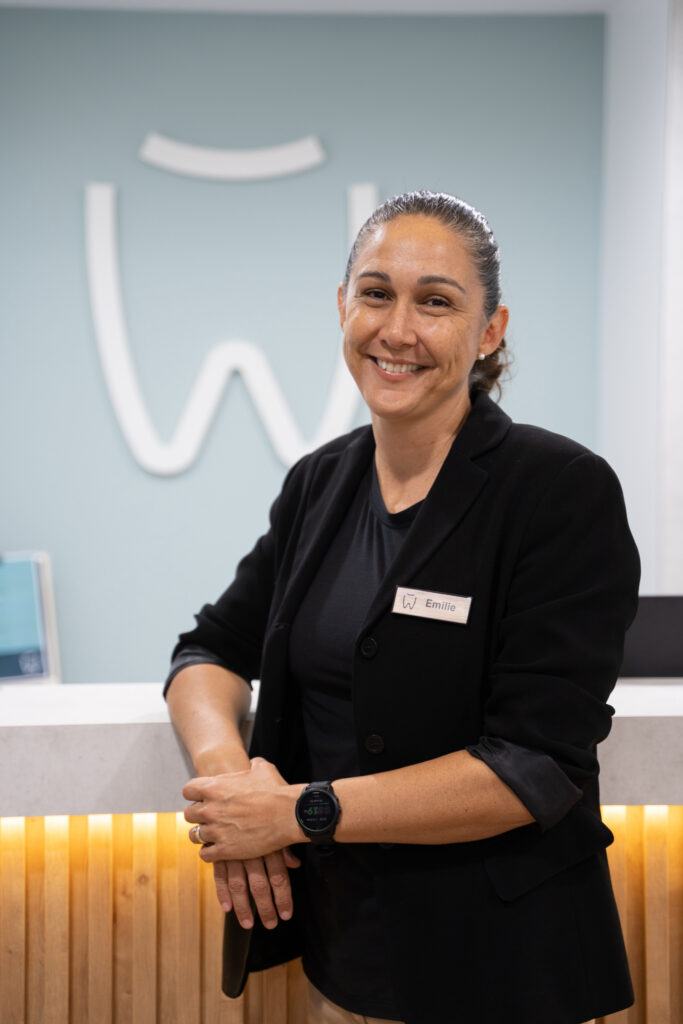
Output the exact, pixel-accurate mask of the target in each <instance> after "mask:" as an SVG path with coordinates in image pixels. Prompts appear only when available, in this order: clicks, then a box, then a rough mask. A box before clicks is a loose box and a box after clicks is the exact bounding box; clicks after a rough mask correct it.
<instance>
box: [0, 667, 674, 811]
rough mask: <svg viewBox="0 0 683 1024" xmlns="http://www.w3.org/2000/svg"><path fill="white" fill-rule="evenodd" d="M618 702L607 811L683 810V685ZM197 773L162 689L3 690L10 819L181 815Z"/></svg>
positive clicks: (1, 783)
mask: <svg viewBox="0 0 683 1024" xmlns="http://www.w3.org/2000/svg"><path fill="white" fill-rule="evenodd" d="M257 696H258V689H257V688H255V692H254V702H255V701H256V699H257ZM610 702H611V704H612V705H613V707H614V708H615V710H616V716H615V720H614V724H613V727H612V732H611V734H610V736H609V738H608V739H607V740H606V741H605V743H603V744H602V746H601V748H600V763H601V767H602V774H601V793H602V802H603V804H683V679H671V680H662V679H653V680H648V679H634V680H628V681H622V682H620V683H619V684H618V685H617V687H616V689H615V691H614V693H613V694H612V697H611V700H610ZM191 775H192V769H191V765H190V763H189V760H188V759H187V756H186V755H185V753H184V751H183V750H182V748H181V745H180V743H179V742H178V739H177V737H176V735H175V733H174V731H173V728H172V726H171V723H170V721H169V717H168V711H167V708H166V703H165V701H164V699H163V697H162V695H161V685H160V684H159V683H92V684H89V683H83V684H61V685H53V686H50V685H44V684H30V683H19V684H6V685H2V686H0V815H2V816H15V815H18V816H22V815H26V816H34V815H46V814H98V813H128V812H134V811H179V810H182V808H183V805H184V801H183V798H182V796H181V792H180V791H181V789H182V787H183V785H184V783H185V782H186V781H187V779H188V778H190V777H191Z"/></svg>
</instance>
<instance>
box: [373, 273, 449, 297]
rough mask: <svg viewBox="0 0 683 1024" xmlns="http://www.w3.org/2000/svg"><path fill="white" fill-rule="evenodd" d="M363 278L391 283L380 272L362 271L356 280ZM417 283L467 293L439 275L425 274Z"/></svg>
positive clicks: (447, 278) (388, 277)
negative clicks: (443, 285)
mask: <svg viewBox="0 0 683 1024" xmlns="http://www.w3.org/2000/svg"><path fill="white" fill-rule="evenodd" d="M363 277H374V278H376V279H377V280H378V281H386V283H387V284H389V283H390V282H391V277H390V276H389V274H385V273H384V272H383V271H381V270H364V271H363V273H362V274H359V275H358V277H357V278H356V280H357V281H360V280H361V278H363ZM417 283H418V284H420V285H423V284H451V285H453V287H454V288H457V289H459V291H461V292H462V293H463V295H467V292H466V291H465V289H464V288H463V286H462V285H461V284H460V283H459V282H458V281H456V280H455V279H454V278H452V277H443V276H442V275H441V274H426V275H425V276H424V277H419V278H418V280H417Z"/></svg>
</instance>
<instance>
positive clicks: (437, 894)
mask: <svg viewBox="0 0 683 1024" xmlns="http://www.w3.org/2000/svg"><path fill="white" fill-rule="evenodd" d="M373 451H374V442H373V435H372V431H371V429H370V428H369V427H364V428H361V429H359V430H356V431H354V432H352V433H351V434H348V435H346V436H345V437H342V438H339V439H337V440H336V441H333V442H331V443H330V444H328V445H326V446H324V447H323V448H321V449H319V450H318V451H316V452H314V453H313V454H311V455H309V456H306V457H305V458H304V459H302V460H301V461H300V462H299V463H297V465H296V466H294V467H293V469H292V470H291V471H290V473H289V474H288V476H287V478H286V480H285V483H284V485H283V488H282V492H281V494H280V496H279V498H278V499H277V501H276V502H275V504H274V505H273V508H272V510H271V528H270V530H269V532H268V533H267V534H266V535H264V536H263V537H262V538H261V539H260V540H259V541H258V542H257V544H256V546H255V547H254V549H253V551H252V552H251V553H250V554H249V555H248V556H247V557H246V558H244V559H243V560H242V562H241V563H240V565H239V567H238V570H237V574H236V578H235V581H234V582H233V584H232V585H231V586H230V587H229V588H228V590H227V591H226V592H225V593H224V594H223V595H222V597H221V598H220V599H219V600H218V601H217V603H216V604H215V605H207V606H205V607H204V608H203V609H202V611H201V612H200V614H199V615H198V616H197V628H196V629H195V630H193V631H192V632H190V633H186V634H183V635H182V636H181V638H180V640H181V642H180V644H179V646H178V648H176V651H179V650H181V649H182V647H183V646H185V645H188V644H199V645H201V646H202V647H205V648H208V649H209V650H211V651H212V652H214V653H215V655H216V656H217V658H219V659H220V660H221V661H222V662H223V663H224V664H226V665H227V666H228V667H229V668H231V669H232V670H233V671H235V672H237V673H238V674H239V675H241V676H243V677H244V678H246V679H252V678H257V677H260V679H261V691H260V700H259V707H258V711H257V714H256V720H255V725H254V736H253V743H252V756H255V755H256V754H259V755H261V756H263V757H266V758H267V759H268V760H270V761H273V762H274V763H275V764H276V765H277V766H278V768H279V769H280V771H281V772H282V774H283V775H284V776H285V778H286V779H288V781H290V782H302V783H303V782H308V781H310V779H309V775H308V765H307V754H306V745H305V742H304V740H303V733H302V723H301V714H300V706H299V699H298V695H297V692H296V688H295V687H294V686H292V684H291V680H290V679H289V676H288V640H289V627H290V624H291V622H292V619H293V617H294V614H295V612H296V610H297V607H298V605H299V603H300V601H301V598H302V596H303V595H304V593H305V592H306V588H307V587H308V585H309V583H310V581H311V579H312V577H313V574H314V572H315V570H316V568H317V566H318V565H319V563H320V561H321V559H322V558H323V556H324V554H325V551H326V550H327V548H328V545H329V543H330V541H331V539H332V537H333V536H334V533H335V531H336V530H337V528H338V526H339V524H340V522H341V519H342V517H343V516H344V513H345V511H346V509H347V507H348V505H349V502H350V501H351V499H352V496H353V494H354V492H355V489H356V488H357V486H358V484H359V482H360V480H361V478H362V476H363V473H364V472H365V470H366V469H367V466H368V463H369V460H370V459H371V458H372V455H373ZM638 576H639V563H638V555H637V551H636V548H635V545H634V543H633V539H632V537H631V534H630V532H629V529H628V524H627V520H626V513H625V510H624V502H623V497H622V493H621V489H620V487H619V483H618V481H617V479H616V477H615V475H614V473H613V472H612V470H611V469H610V468H609V466H608V465H607V464H606V463H605V462H604V461H603V460H602V459H601V458H599V457H598V456H596V455H594V454H593V453H591V452H589V451H588V450H587V449H585V448H583V447H581V446H580V445H578V444H576V443H575V442H573V441H570V440H568V439H566V438H563V437H560V436H558V435H556V434H551V433H549V432H547V431H544V430H541V429H538V428H535V427H529V426H523V425H515V424H513V423H512V422H511V420H510V419H509V417H508V416H506V415H505V413H504V412H503V411H502V410H501V409H499V408H498V406H496V405H495V404H494V403H493V402H492V401H491V400H490V399H489V398H488V397H487V396H486V395H484V394H482V393H478V394H477V395H476V396H475V398H474V401H473V409H472V412H471V414H470V416H469V418H468V420H467V422H466V423H465V426H464V427H463V429H462V431H461V432H460V434H459V435H458V437H457V438H456V440H455V442H454V444H453V446H452V448H451V451H450V453H449V455H448V457H447V458H446V461H445V462H444V465H443V467H442V469H441V471H440V473H439V475H438V477H437V479H436V481H435V482H434V485H433V486H432V489H431V491H430V492H429V494H428V496H427V498H426V500H425V501H424V503H423V505H422V507H421V509H420V511H419V513H418V515H417V517H416V519H415V521H414V523H413V525H412V527H411V530H410V532H409V534H408V537H407V539H406V541H405V544H404V546H403V548H402V549H401V551H400V553H399V555H398V557H397V559H396V561H395V563H394V564H393V565H392V567H391V570H390V571H389V573H388V575H387V577H386V578H385V580H384V581H383V583H382V585H381V587H380V589H379V591H378V592H377V594H376V595H375V598H374V600H373V602H372V604H371V607H370V610H369V612H368V615H367V617H366V619H365V622H364V625H363V628H362V629H361V632H360V634H359V636H358V641H357V644H356V649H355V654H354V660H353V679H352V693H353V709H354V721H355V727H356V736H357V744H358V754H359V760H360V765H361V772H362V773H364V774H368V773H373V772H377V771H385V770H389V769H392V768H398V767H401V766H404V765H409V764H414V763H417V762H420V761H424V760H427V759H429V758H434V757H438V756H439V755H441V754H445V753H447V752H449V751H453V750H458V749H462V748H467V747H471V746H473V745H475V744H476V745H477V747H476V751H474V752H476V753H477V756H480V757H482V758H483V759H484V760H485V761H486V762H487V763H488V764H490V766H491V767H492V768H493V769H494V771H497V773H498V774H499V775H500V776H501V777H502V778H503V779H504V780H505V781H506V782H507V783H508V784H509V785H511V786H512V787H513V788H514V789H515V791H516V792H517V793H518V795H519V796H520V797H521V799H522V800H523V802H524V803H525V804H526V806H527V807H528V808H529V809H530V810H531V812H532V814H533V815H534V817H535V818H536V823H534V824H532V825H528V826H525V827H523V828H518V829H515V830H513V831H511V832H507V833H505V834H503V835H500V836H496V837H493V838H491V839H486V840H481V841H478V842H469V843H459V844H452V845H444V846H418V845H393V846H390V847H386V846H382V847H380V846H377V847H375V848H373V851H372V855H373V857H374V864H375V871H376V882H377V892H378V899H379V904H380V912H381V915H382V923H383V926H384V929H385V933H386V941H387V948H388V950H389V955H390V960H391V966H392V971H393V980H394V985H395V987H396V991H397V993H398V994H399V996H400V998H401V1002H402V1005H403V1006H404V1014H405V1019H406V1021H407V1022H408V1024H436V1022H441V1021H443V1022H446V1021H448V1022H450V1021H455V1020H458V1021H460V1020H463V1021H470V1020H477V1021H479V1022H482V1024H502V1022H503V1021H504V1022H505V1024H578V1022H580V1021H584V1020H587V1019H588V1018H591V1017H594V1016H602V1015H604V1014H607V1013H611V1012H614V1011H616V1010H618V1009H620V1008H623V1007H624V1006H627V1005H630V1003H631V1002H632V989H631V985H630V979H629V975H628V967H627V963H626V957H625V953H624V947H623V942H622V938H621V931H620V927H619V921H618V917H617V912H616V908H615V904H614V899H613V895H612V890H611V885H610V881H609V874H608V870H607V862H606V857H605V853H604V849H605V847H606V846H607V845H608V844H609V843H610V842H611V841H612V835H611V833H610V832H609V830H608V829H607V828H606V827H605V826H604V825H603V824H602V822H601V820H600V811H599V795H598V778H597V776H598V762H597V759H596V749H595V748H596V744H597V743H599V742H600V740H602V739H604V738H605V736H606V735H607V733H608V732H609V729H610V723H611V714H612V709H611V708H610V707H609V705H607V703H606V700H607V697H608V695H609V693H610V691H611V689H612V688H613V686H614V683H615V681H616V678H617V674H618V671H619V666H620V662H621V657H622V650H623V638H624V632H625V630H626V628H627V626H628V624H629V622H630V621H631V619H632V617H633V615H634V613H635V608H636V601H637V585H638ZM397 586H407V587H414V588H419V589H422V590H429V591H436V592H439V593H447V594H457V595H461V596H468V597H471V598H472V603H471V609H470V614H469V619H468V621H467V624H466V625H459V624H454V623H450V622H443V621H437V620H432V619H425V618H416V617H412V616H406V615H399V614H394V613H393V612H392V610H391V609H392V605H393V599H394V594H395V590H396V587H397ZM369 638H371V640H372V642H368V639H369ZM369 737H373V739H372V740H369V739H368V738H369ZM378 737H379V739H380V742H378V739H377V738H378ZM292 874H293V880H294V886H295V905H296V910H295V914H294V917H293V919H292V921H290V922H287V923H285V924H280V925H279V926H278V928H277V929H276V930H275V931H274V932H268V931H266V930H265V929H263V928H262V927H261V926H259V925H257V926H256V928H255V930H254V933H253V937H252V941H251V948H250V950H249V952H248V959H247V961H246V967H245V969H246V970H258V969H262V968H264V967H268V966H271V965H273V964H275V963H278V962H282V961H283V960H285V959H289V958H291V957H293V956H296V955H298V953H299V952H300V947H301V942H300V934H299V926H300V922H301V920H303V919H304V917H305V895H304V893H303V892H301V891H299V890H300V889H301V886H300V885H299V884H298V880H297V874H296V872H293V873H292ZM244 938H245V936H244V933H242V932H241V929H239V926H238V925H236V924H235V922H234V919H233V916H232V915H228V919H227V926H226V949H225V956H226V972H225V990H226V991H227V992H228V994H230V995H236V994H238V992H239V991H240V988H241V985H242V984H243V980H244V979H243V977H242V971H241V967H242V963H243V957H244V955H246V950H245V942H244V941H243V940H244Z"/></svg>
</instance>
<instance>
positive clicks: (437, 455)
mask: <svg viewBox="0 0 683 1024" xmlns="http://www.w3.org/2000/svg"><path fill="white" fill-rule="evenodd" d="M470 409H471V404H470V402H469V399H468V401H467V406H466V408H465V409H464V411H462V412H461V414H460V417H459V419H458V420H457V422H456V423H455V424H453V421H452V419H451V420H450V422H449V421H447V420H446V421H444V422H442V423H438V424H433V425H431V429H428V428H426V427H420V428H416V426H415V425H414V424H410V423H399V422H392V421H391V420H386V419H380V418H379V417H376V418H373V423H372V429H373V432H374V435H375V446H376V448H375V466H376V468H377V480H378V482H379V489H380V491H381V493H382V499H383V501H384V504H385V505H386V507H387V510H388V511H389V512H401V511H402V510H403V509H404V508H410V506H411V505H415V504H416V503H417V502H418V501H422V499H423V498H425V497H426V496H427V494H428V492H429V490H430V488H431V486H432V484H433V483H434V481H435V480H436V478H437V476H438V474H439V470H440V469H441V467H442V465H443V464H444V461H445V458H446V456H447V455H448V452H449V451H450V447H451V445H452V444H453V440H454V438H455V437H456V435H457V434H458V433H459V431H460V429H461V428H462V426H463V424H464V422H465V420H466V419H467V416H468V415H469V412H470Z"/></svg>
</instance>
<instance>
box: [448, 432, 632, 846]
mask: <svg viewBox="0 0 683 1024" xmlns="http://www.w3.org/2000/svg"><path fill="white" fill-rule="evenodd" d="M639 574H640V565H639V559H638V553H637V550H636V547H635V544H634V542H633V538H632V537H631V533H630V531H629V528H628V522H627V519H626V511H625V508H624V501H623V495H622V492H621V488H620V486H619V482H618V480H617V478H616V476H615V475H614V473H613V472H612V470H611V469H610V467H609V466H608V465H607V463H605V462H604V460H603V459H601V458H600V457H599V456H596V455H593V454H592V453H590V452H585V453H582V454H580V455H578V456H576V457H575V458H574V459H573V460H572V461H571V462H569V463H568V464H567V465H566V466H565V467H564V468H563V469H562V471H561V472H560V473H558V475H557V476H556V477H555V479H554V480H553V482H552V484H551V485H550V486H549V487H548V488H547V490H546V492H545V493H544V494H543V496H542V497H541V499H540V501H539V503H538V505H537V506H536V508H535V510H534V512H533V514H532V516H531V518H530V520H529V523H528V524H527V527H526V529H525V532H524V534H523V537H522V540H521V543H520V547H519V551H518V555H517V558H516V562H515V567H514V571H513V573H512V577H511V582H510V587H509V590H508V596H507V601H506V606H505V610H504V615H503V617H502V619H501V622H500V626H499V629H498V632H497V636H496V638H495V644H494V655H493V660H492V665H491V670H490V676H489V681H488V682H489V687H488V697H487V700H486V704H485V710H484V728H483V735H482V737H481V738H480V740H479V742H478V743H477V744H474V745H472V746H470V747H468V750H469V752H470V753H471V754H472V755H473V756H475V757H478V758H480V759H481V760H482V761H484V762H485V763H486V764H488V765H489V767H490V768H491V769H492V770H493V771H495V772H496V774H498V775H499V776H500V778H501V779H502V780H503V781H504V782H505V783H506V784H507V785H509V786H510V788H511V789H512V790H514V792H515V793H516V794H517V795H518V796H519V798H520V799H521V800H522V802H523V803H524V804H525V806H526V807H527V808H528V810H529V811H530V813H531V814H532V815H533V816H534V818H535V819H536V820H537V821H538V823H539V825H540V826H541V828H544V829H545V828H549V827H551V826H552V825H554V824H556V823H557V822H558V821H560V820H561V819H562V817H564V815H565V814H566V813H567V811H568V810H569V809H570V808H571V807H572V806H573V804H574V803H576V802H577V801H578V800H580V799H581V797H582V794H583V790H584V787H586V786H587V785H588V784H589V783H591V782H593V781H594V780H595V777H596V776H597V774H598V761H597V754H596V746H597V744H598V743H599V742H600V741H601V740H604V739H605V737H606V736H607V734H608V733H609V730H610V727H611V718H612V714H613V709H612V708H611V707H610V706H609V704H607V698H608V696H609V694H610V692H611V690H612V689H613V687H614V685H615V683H616V680H617V676H618V673H619V668H620V665H621V659H622V655H623V643H624V634H625V631H626V629H627V628H628V625H629V624H630V622H631V620H632V618H633V616H634V614H635V609H636V605H637V593H638V581H639Z"/></svg>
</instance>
